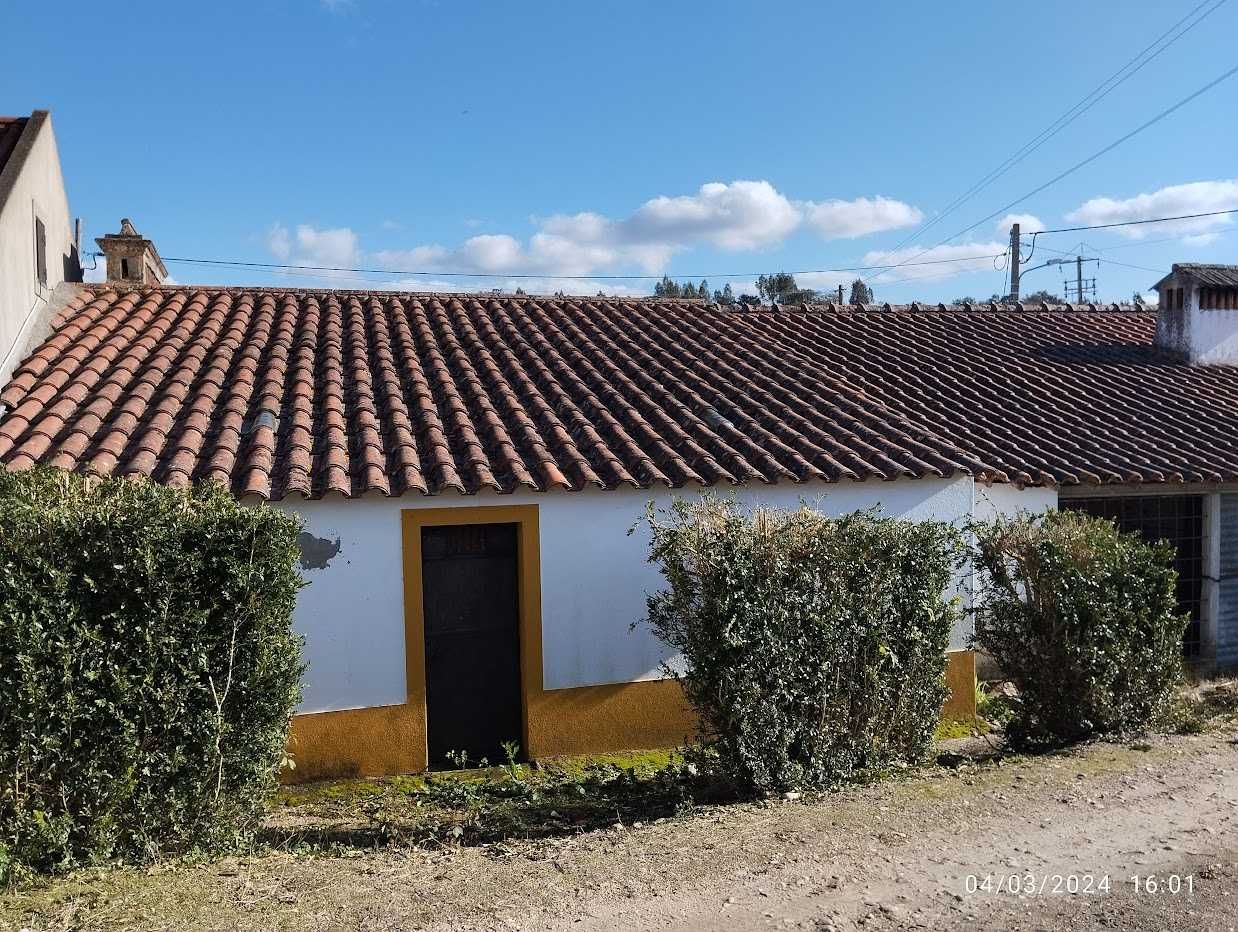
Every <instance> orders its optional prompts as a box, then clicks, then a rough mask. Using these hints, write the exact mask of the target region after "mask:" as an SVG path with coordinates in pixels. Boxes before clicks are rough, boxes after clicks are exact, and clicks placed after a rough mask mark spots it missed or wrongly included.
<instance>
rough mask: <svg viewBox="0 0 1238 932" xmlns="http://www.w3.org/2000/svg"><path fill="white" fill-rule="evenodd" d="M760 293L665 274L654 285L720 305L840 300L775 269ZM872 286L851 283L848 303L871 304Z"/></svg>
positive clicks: (660, 293) (662, 291) (658, 290)
mask: <svg viewBox="0 0 1238 932" xmlns="http://www.w3.org/2000/svg"><path fill="white" fill-rule="evenodd" d="M756 284H757V294H755V295H752V294H739V295H736V294H735V292H734V290H733V289H732V288H731V285H730V283H727V284H726V285H725V286H723V287H722V288H718V289H714V290H713V291H712V292H711V291H710V288H709V281H708V280H706V279H701V282H700V284H694V283H692V282H690V281H689V282H677V281H675V280H673V279H672V278H671V277H670V276H669V275H663V276H662V280H661V281H660V282H657V283H656V284H655V285H654V286H653V293H654V295H655V296H656V297H659V298H704V299H705V300H710V299H712V300H714V301H716V302H717V303H718V304H824V303H826V302H829V301H834V300H836V299H837V295H836V294H835V293H834V292H833V291H817V290H815V289H812V288H801V287H799V285H797V284H796V282H795V276H794V275H793V274H791V273H790V272H774V273H773V274H771V275H762V276H761V277H760V278H758V279H757V282H756ZM872 302H873V289H872V287H871V286H869V285H868V284H867V283H866V282H865V281H864V280H863V279H861V278H857V279H856V280H855V281H853V282H852V283H851V292H850V297H849V298H848V303H849V304H871V303H872Z"/></svg>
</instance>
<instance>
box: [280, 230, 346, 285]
mask: <svg viewBox="0 0 1238 932" xmlns="http://www.w3.org/2000/svg"><path fill="white" fill-rule="evenodd" d="M266 242H267V249H269V250H270V251H271V255H273V256H275V258H277V259H279V260H280V261H281V262H286V263H288V264H289V265H295V266H302V267H304V266H318V267H321V266H334V267H337V268H351V267H355V266H356V265H358V264H359V262H360V260H361V249H360V247H359V246H358V242H357V234H356V233H354V232H353V231H352V230H350V229H349V228H348V227H336V228H334V229H326V230H320V229H318V228H317V227H313V226H310V225H309V224H305V223H302V224H300V225H299V226H298V227H297V228H296V231H295V232H291V231H289V229H288V228H287V227H286V226H284V225H283V224H282V223H275V224H274V225H272V226H271V228H270V229H269V230H268V231H267V236H266ZM319 274H320V275H321V277H322V278H324V279H336V280H342V278H343V276H344V275H345V274H346V273H344V272H320V273H319Z"/></svg>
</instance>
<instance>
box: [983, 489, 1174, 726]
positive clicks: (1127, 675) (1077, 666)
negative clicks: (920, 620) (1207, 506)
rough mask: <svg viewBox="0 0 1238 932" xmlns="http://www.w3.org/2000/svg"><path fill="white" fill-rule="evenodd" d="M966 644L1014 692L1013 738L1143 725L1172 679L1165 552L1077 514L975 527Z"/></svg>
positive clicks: (1162, 703)
mask: <svg viewBox="0 0 1238 932" xmlns="http://www.w3.org/2000/svg"><path fill="white" fill-rule="evenodd" d="M974 532H975V535H976V542H977V550H978V553H977V558H976V559H977V570H978V574H979V581H980V586H979V590H978V593H977V599H976V608H975V618H976V630H975V643H976V645H977V646H978V647H979V648H980V649H982V650H984V651H987V652H988V653H989V654H990V655H991V656H992V657H993V659H994V660H995V661H997V663H998V665H999V666H1000V667H1001V668H1002V670H1003V671H1004V672H1005V674H1006V675H1007V676H1008V677H1010V678H1011V679H1012V680H1013V682H1014V683H1015V686H1016V687H1017V688H1018V698H1017V700H1015V714H1014V718H1013V719H1012V720H1011V722H1010V724H1009V726H1008V728H1007V733H1008V736H1009V737H1010V738H1011V740H1012V741H1013V742H1014V743H1015V744H1016V745H1018V744H1023V745H1026V744H1028V743H1036V742H1061V741H1073V740H1077V739H1079V738H1082V737H1084V736H1085V735H1088V734H1092V733H1105V732H1120V731H1128V730H1133V729H1141V728H1145V727H1146V726H1148V725H1149V724H1150V723H1152V722H1153V721H1154V720H1156V719H1158V718H1159V717H1160V716H1162V715H1164V714H1165V713H1166V712H1167V711H1168V708H1169V703H1170V698H1171V695H1172V693H1173V690H1174V685H1175V683H1176V682H1177V680H1178V678H1179V676H1180V675H1181V667H1182V660H1181V656H1182V634H1183V631H1184V630H1185V628H1186V624H1187V617H1186V616H1185V615H1181V614H1179V613H1178V611H1177V607H1176V604H1177V602H1176V598H1175V596H1174V587H1175V585H1176V582H1177V574H1176V573H1175V572H1174V571H1173V569H1171V568H1170V561H1171V560H1172V558H1173V548H1172V546H1171V545H1170V544H1168V543H1165V542H1164V541H1161V542H1159V543H1156V544H1148V543H1145V542H1144V541H1142V540H1141V539H1140V538H1139V537H1138V536H1137V535H1135V534H1124V533H1121V532H1119V531H1118V529H1117V528H1116V527H1115V526H1114V525H1113V523H1112V522H1110V521H1108V520H1105V519H1103V518H1094V517H1091V516H1089V515H1086V514H1082V513H1080V512H1074V511H1050V512H1048V513H1046V514H1044V515H1041V516H1030V515H1020V516H1018V517H1014V518H1007V517H999V518H997V519H995V520H994V521H993V522H991V523H987V524H978V525H976V526H975V528H974Z"/></svg>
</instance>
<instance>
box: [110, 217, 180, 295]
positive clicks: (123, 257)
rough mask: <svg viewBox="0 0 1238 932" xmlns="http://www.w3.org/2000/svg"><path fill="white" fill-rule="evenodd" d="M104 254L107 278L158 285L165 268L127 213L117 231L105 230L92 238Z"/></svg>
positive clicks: (165, 271) (135, 283)
mask: <svg viewBox="0 0 1238 932" xmlns="http://www.w3.org/2000/svg"><path fill="white" fill-rule="evenodd" d="M95 242H96V243H98V244H99V248H100V249H102V250H103V255H104V256H105V257H106V258H107V280H108V281H109V282H128V283H129V284H133V285H161V284H163V280H164V279H165V278H167V275H168V270H167V269H166V268H164V267H163V260H162V259H160V258H159V253H158V252H157V251H156V249H155V244H154V243H152V242H151V241H150V240H148V239H147V238H146V237H144V236H143V235H142V234H140V233H139V232H138V231H137V230H136V229H135V228H134V226H133V224H132V223H130V222H129V218H128V217H126V218H124V219H123V220H121V221H120V232H119V233H108V234H107V235H106V236H100V237H99V238H98V239H96V240H95Z"/></svg>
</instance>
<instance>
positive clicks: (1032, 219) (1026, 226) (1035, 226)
mask: <svg viewBox="0 0 1238 932" xmlns="http://www.w3.org/2000/svg"><path fill="white" fill-rule="evenodd" d="M1016 223H1017V224H1018V225H1019V234H1020V235H1022V234H1024V233H1039V232H1040V231H1041V230H1043V229H1044V228H1045V225H1044V222H1043V221H1041V219H1040V218H1039V217H1037V216H1036V215H1035V214H1006V216H1004V217H1002V219H1001V220H999V221H997V223H996V224H995V225H994V226H993V229H995V230H996V231H997V232H998V233H1005V234H1007V235H1009V233H1010V227H1011V226H1012V225H1013V224H1016Z"/></svg>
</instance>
